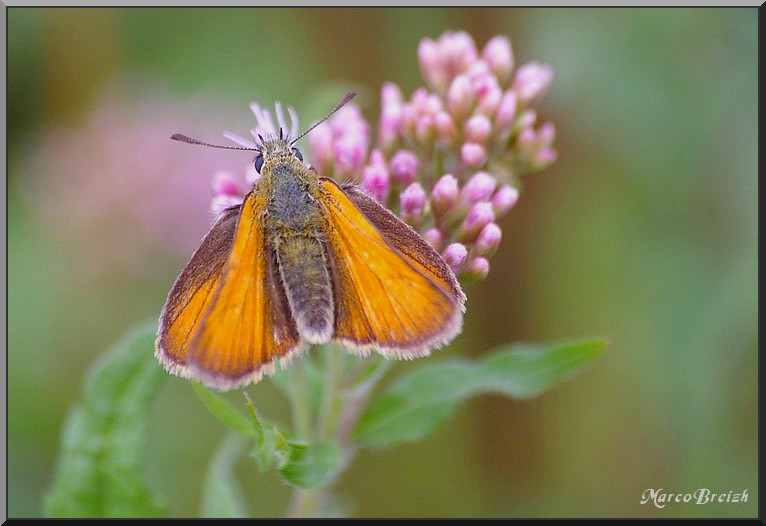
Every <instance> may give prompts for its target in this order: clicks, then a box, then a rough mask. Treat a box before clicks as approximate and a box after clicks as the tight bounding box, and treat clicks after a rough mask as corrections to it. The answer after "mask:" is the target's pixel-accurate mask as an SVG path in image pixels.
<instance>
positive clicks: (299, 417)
mask: <svg viewBox="0 0 766 526" xmlns="http://www.w3.org/2000/svg"><path fill="white" fill-rule="evenodd" d="M306 360H308V356H306V357H304V358H303V359H301V360H298V361H297V363H295V364H293V367H291V368H290V376H291V382H290V384H291V385H290V406H291V408H292V413H293V425H294V426H295V435H296V436H298V437H300V438H302V439H305V440H311V436H310V435H309V433H310V432H311V401H310V400H309V396H308V390H307V386H306V363H305V362H306Z"/></svg>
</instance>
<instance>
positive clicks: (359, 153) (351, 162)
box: [335, 137, 367, 176]
mask: <svg viewBox="0 0 766 526" xmlns="http://www.w3.org/2000/svg"><path fill="white" fill-rule="evenodd" d="M366 153H367V145H366V144H365V143H362V142H360V141H359V140H358V138H357V137H343V138H342V139H338V140H336V141H335V171H336V173H337V174H338V175H341V176H343V175H349V174H352V173H354V172H355V171H356V170H357V169H359V168H361V166H362V164H363V163H364V160H365V159H364V157H365V155H366Z"/></svg>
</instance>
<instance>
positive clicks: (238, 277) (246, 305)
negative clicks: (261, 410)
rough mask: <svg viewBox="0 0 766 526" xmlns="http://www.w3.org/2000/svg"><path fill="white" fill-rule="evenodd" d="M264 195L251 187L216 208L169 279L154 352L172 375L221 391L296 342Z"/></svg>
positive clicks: (255, 374) (250, 377) (268, 368)
mask: <svg viewBox="0 0 766 526" xmlns="http://www.w3.org/2000/svg"><path fill="white" fill-rule="evenodd" d="M265 205H266V199H265V197H259V196H257V195H256V194H255V193H253V192H251V193H250V194H248V195H247V196H246V197H245V201H244V203H243V204H242V206H241V211H240V213H239V220H238V221H237V216H236V209H234V212H233V213H231V212H229V211H226V212H224V215H222V217H221V218H219V219H218V221H217V222H216V224H215V225H214V226H213V228H212V229H211V230H210V232H209V233H208V235H207V236H206V237H205V239H204V240H203V241H202V244H201V245H200V248H199V249H198V250H197V252H195V254H194V256H192V259H191V260H190V261H189V263H188V264H187V266H186V268H185V269H184V271H183V272H182V273H181V275H180V276H179V278H178V280H176V283H175V285H174V286H173V289H172V290H171V292H170V295H169V296H168V301H167V303H166V304H165V308H164V309H163V312H162V316H161V317H160V330H159V335H158V338H157V346H156V355H157V357H158V358H159V360H160V362H161V363H162V364H163V365H164V366H165V368H166V369H167V370H168V371H169V372H171V373H174V374H178V375H180V376H183V377H187V378H196V379H199V380H201V381H202V382H203V383H205V384H206V385H208V386H211V387H215V388H217V389H221V390H226V389H231V388H234V387H238V386H242V385H245V384H248V383H252V382H256V381H258V380H259V379H260V378H261V376H262V375H263V373H264V372H266V373H269V374H270V373H272V372H273V370H274V367H273V362H274V360H275V359H276V358H281V359H282V360H283V361H284V360H287V359H288V357H289V355H290V354H291V353H292V352H293V351H295V350H297V349H299V348H300V347H301V342H300V338H299V336H298V332H297V331H296V329H295V325H294V323H293V321H292V318H291V316H290V312H289V308H288V305H287V300H286V299H285V294H284V290H283V289H282V285H281V283H280V280H279V274H278V272H277V267H276V265H277V263H276V258H275V255H274V252H273V249H272V248H271V246H270V245H269V244H268V242H267V241H268V238H267V234H266V231H265V229H264V224H263V221H264V212H265Z"/></svg>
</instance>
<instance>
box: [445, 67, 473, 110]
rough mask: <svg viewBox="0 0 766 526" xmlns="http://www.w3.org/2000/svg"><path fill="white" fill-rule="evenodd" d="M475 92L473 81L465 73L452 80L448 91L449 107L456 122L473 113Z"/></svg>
mask: <svg viewBox="0 0 766 526" xmlns="http://www.w3.org/2000/svg"><path fill="white" fill-rule="evenodd" d="M473 103H474V93H473V88H472V87H471V81H469V80H468V77H466V76H465V75H458V76H457V77H455V78H454V79H453V80H452V83H451V84H450V86H449V91H447V109H448V110H449V112H450V113H451V114H452V118H453V119H454V120H455V121H456V122H460V121H462V120H463V119H465V118H466V117H467V116H468V115H470V113H471V109H472V108H473Z"/></svg>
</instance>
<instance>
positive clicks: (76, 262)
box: [8, 8, 758, 517]
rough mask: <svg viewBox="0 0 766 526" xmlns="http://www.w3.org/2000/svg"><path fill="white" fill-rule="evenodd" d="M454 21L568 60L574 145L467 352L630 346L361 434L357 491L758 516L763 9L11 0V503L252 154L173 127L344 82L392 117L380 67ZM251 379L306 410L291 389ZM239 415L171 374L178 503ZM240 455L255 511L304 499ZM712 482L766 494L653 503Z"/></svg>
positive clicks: (567, 107) (170, 439)
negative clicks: (181, 140) (424, 422)
mask: <svg viewBox="0 0 766 526" xmlns="http://www.w3.org/2000/svg"><path fill="white" fill-rule="evenodd" d="M445 29H464V30H466V31H468V32H469V33H470V34H472V35H473V36H474V38H475V39H476V42H477V45H478V46H483V44H484V43H485V42H486V41H487V40H488V39H489V38H490V37H492V36H493V35H496V34H500V33H502V34H505V35H507V36H509V37H510V38H511V41H512V43H513V47H514V53H515V57H516V63H517V64H522V63H525V62H528V61H533V60H534V61H540V62H545V63H548V64H551V65H552V66H553V68H554V70H555V79H554V83H553V85H552V87H551V88H550V89H549V91H548V93H547V94H546V96H545V98H544V100H543V101H542V103H541V104H540V105H539V106H538V107H539V112H540V116H541V118H542V119H543V120H551V121H553V122H554V123H555V125H556V131H557V140H556V143H557V147H558V149H559V160H558V161H557V162H556V163H555V164H554V166H553V167H552V168H550V169H548V170H546V171H544V172H543V173H540V174H535V175H532V176H530V177H528V178H527V179H525V187H524V191H523V192H522V196H521V200H520V201H519V204H518V205H517V206H516V208H515V209H514V210H512V211H511V213H510V214H509V215H508V216H507V217H506V218H505V219H504V220H503V222H502V223H501V226H502V227H503V232H504V239H503V243H502V245H501V248H500V250H499V252H498V253H497V254H496V255H495V256H494V257H493V258H492V260H491V265H492V268H491V272H490V275H489V277H488V279H487V280H486V281H484V282H483V283H480V284H478V285H474V286H472V287H471V288H470V289H469V290H468V296H469V302H468V311H467V315H466V329H465V332H464V333H463V335H462V336H461V337H460V338H458V340H457V341H456V342H455V343H454V344H453V345H452V346H450V348H449V349H447V350H445V351H443V353H444V354H445V355H448V354H451V355H477V354H481V353H482V352H485V351H487V350H489V349H490V348H492V347H493V346H495V345H499V344H502V343H506V342H510V341H520V340H528V341H539V342H549V341H557V340H561V339H571V338H580V337H591V336H603V337H606V338H608V339H609V341H610V346H609V347H608V349H607V351H606V352H605V353H604V354H603V355H602V356H601V357H600V358H598V359H597V360H596V361H595V362H594V364H593V365H592V366H591V367H590V368H588V369H587V370H586V372H585V373H583V374H582V375H580V376H578V377H577V378H575V379H574V380H572V381H570V382H567V383H565V384H563V385H560V386H558V387H556V388H555V389H554V390H552V391H551V392H549V393H547V394H545V395H543V396H542V397H540V398H538V399H535V400H532V401H524V402H513V401H509V400H507V399H504V398H501V397H491V396H486V397H482V398H479V399H476V400H473V401H471V402H470V403H469V404H468V405H467V406H465V407H464V408H462V409H461V411H460V412H459V414H458V415H457V417H455V418H453V419H451V420H450V422H449V423H448V424H447V425H446V426H445V427H444V428H442V429H441V430H440V431H439V432H438V433H437V434H436V435H435V436H433V437H431V438H430V439H429V440H427V441H424V442H422V443H418V444H415V445H408V446H403V447H399V448H395V449H391V450H384V451H363V452H362V453H361V454H360V455H359V456H358V457H357V458H356V460H355V462H354V464H353V465H352V466H351V468H350V469H349V470H348V472H347V473H346V474H345V475H344V477H343V478H342V479H341V480H340V482H339V484H338V490H339V494H340V496H341V498H342V499H343V500H344V501H345V503H346V504H348V505H349V506H350V509H351V510H352V511H353V513H354V514H356V515H358V516H363V517H370V516H512V517H516V516H529V517H566V516H574V517H581V516H584V517H627V516H641V517H676V516H697V517H699V516H741V517H745V516H751V517H752V516H755V515H756V513H757V507H756V500H757V496H758V487H757V474H756V473H757V469H756V467H757V397H756V393H757V350H758V337H757V293H756V290H757V197H756V195H757V189H758V188H757V175H756V173H757V153H756V152H757V149H756V144H757V143H756V137H757V129H756V124H757V99H756V94H757V85H756V73H757V52H756V48H757V11H756V10H755V9H576V10H575V9H305V8H304V9H286V10H281V9H146V10H145V9H71V8H70V9H23V8H11V9H9V10H8V130H9V137H8V146H9V164H8V166H9V178H8V221H9V224H8V245H9V254H8V321H9V333H8V397H9V402H8V499H9V502H8V506H9V508H8V513H9V515H10V516H11V517H29V516H39V515H40V514H41V498H42V496H43V494H44V491H45V489H46V487H47V485H48V483H49V480H50V477H51V472H52V468H53V466H54V460H55V455H56V452H57V447H58V440H59V432H60V429H61V425H62V422H63V419H64V417H65V415H66V412H67V409H68V407H69V406H70V404H71V403H72V402H73V401H74V400H75V399H76V396H77V394H78V390H79V387H80V385H81V381H82V376H83V373H84V371H85V370H86V368H87V367H88V365H89V364H90V363H91V362H92V361H93V360H94V359H96V358H97V357H98V356H99V355H100V354H101V353H102V352H104V350H105V349H107V348H108V347H109V346H110V344H111V343H113V342H114V341H116V340H117V339H118V338H119V337H120V336H121V335H122V334H123V333H124V332H125V331H126V330H127V329H128V328H129V327H131V326H133V325H134V324H136V323H138V322H141V321H143V320H146V319H151V318H155V317H156V316H157V315H158V313H159V310H160V307H161V306H162V304H163V302H164V299H165V295H166V293H167V291H168V289H169V287H170V285H171V283H172V281H173V280H174V278H175V276H176V275H177V273H178V271H179V270H180V268H181V267H182V265H183V264H184V263H185V261H186V259H187V258H188V256H189V254H190V253H191V250H192V249H193V247H194V245H195V243H196V242H197V240H198V239H199V238H200V237H201V236H202V235H203V233H204V231H205V228H206V225H207V223H208V221H209V216H208V215H207V214H208V212H207V203H208V199H209V197H210V177H207V176H206V177H200V176H199V175H198V174H199V173H200V168H201V167H204V168H205V169H206V170H208V171H207V172H203V173H210V174H212V172H213V170H215V169H216V167H218V166H220V167H221V168H228V169H232V170H238V171H240V172H241V171H242V169H243V167H244V164H245V163H246V162H248V161H249V160H250V159H249V158H247V156H242V155H238V154H232V153H230V152H218V151H215V150H206V149H202V148H199V149H194V148H191V147H188V146H185V145H177V144H175V143H171V141H169V140H167V137H168V135H169V134H170V133H173V132H176V131H181V132H185V133H188V134H190V135H194V136H198V137H200V138H203V139H208V140H215V141H218V142H222V139H221V135H220V133H221V131H222V130H224V129H228V130H232V131H235V132H237V133H240V134H245V133H246V130H247V129H248V128H249V126H251V125H252V123H253V121H252V117H251V116H250V114H249V110H248V106H247V104H248V103H249V102H250V101H259V102H261V103H263V104H266V105H269V104H270V103H271V102H272V101H274V100H281V101H283V102H285V103H289V104H292V105H294V106H295V107H296V109H297V110H298V113H299V115H302V116H303V119H302V123H303V124H307V123H308V121H311V120H312V119H313V118H315V117H319V116H320V115H321V114H322V113H323V111H326V108H327V103H326V102H325V101H326V100H327V93H333V94H338V93H341V92H342V89H343V87H348V86H354V87H355V88H357V89H359V90H360V91H361V95H362V96H361V97H360V101H359V102H360V104H361V105H362V107H363V108H364V110H365V113H366V115H367V117H368V118H369V119H372V118H374V117H375V116H376V114H377V110H378V104H379V103H378V90H379V88H380V85H381V84H382V83H383V82H384V81H387V80H391V81H394V82H397V83H398V84H399V85H400V86H401V87H402V88H403V90H404V92H405V94H407V95H409V94H410V93H411V92H412V90H414V89H415V88H416V87H417V86H419V85H421V84H422V80H421V78H420V74H419V67H418V62H417V55H416V50H417V45H418V42H419V40H420V39H421V38H423V37H431V38H436V37H438V36H439V35H440V34H441V33H442V32H443V31H444V30H445ZM339 86H341V87H339ZM334 96H335V95H334ZM320 100H321V104H320V103H319V102H318V101H320ZM222 154H223V155H222ZM208 166H209V169H208V168H207V167H208ZM195 169H196V171H195ZM192 174H197V175H196V176H195V177H192V176H191V175H192ZM250 392H251V394H252V396H253V398H254V400H255V401H256V404H257V405H258V407H259V408H260V410H261V411H262V412H263V413H264V414H266V415H270V416H276V417H277V418H285V416H284V415H285V414H286V413H285V411H286V403H285V402H284V401H283V400H282V399H280V397H279V395H278V394H277V393H276V390H275V389H274V388H273V387H271V386H269V385H268V383H263V384H259V385H258V386H256V387H255V388H253V389H251V391H250ZM223 433H224V430H223V428H222V426H221V425H220V424H219V423H218V422H217V421H215V420H214V419H213V418H212V417H211V416H210V415H209V414H208V413H207V411H206V410H205V409H204V408H203V407H202V405H201V404H200V402H199V401H198V399H197V397H196V396H195V395H194V394H193V392H192V389H191V388H190V386H189V385H188V384H187V383H186V382H184V381H183V380H179V379H175V378H174V379H172V380H169V381H168V382H167V384H166V386H165V387H164V388H163V391H162V393H161V396H160V398H159V399H158V400H157V401H156V404H155V406H154V408H153V414H152V431H151V436H150V437H149V444H150V445H149V450H148V453H147V456H148V458H147V460H148V462H147V468H146V474H145V478H146V480H147V483H148V485H149V487H150V488H151V489H152V491H153V492H154V493H155V494H157V495H160V496H161V497H162V499H163V500H164V502H166V503H167V504H168V505H169V510H170V514H171V515H173V516H183V517H189V516H195V515H196V514H197V513H198V510H199V503H200V491H201V485H202V479H203V477H204V474H205V471H206V469H207V464H208V462H209V460H210V457H211V455H212V453H213V450H214V448H215V445H216V444H217V442H218V441H219V440H220V438H221V436H222V435H223ZM238 474H239V475H240V477H241V480H242V483H243V485H244V487H245V489H246V493H247V495H248V498H249V506H250V511H251V513H252V514H253V515H256V516H269V515H277V516H279V515H282V514H283V513H284V510H285V509H286V506H287V503H288V499H289V491H288V488H287V487H286V486H285V485H284V484H282V483H281V482H280V481H279V480H278V478H277V476H276V475H275V474H274V473H266V474H261V473H258V471H257V469H256V468H255V466H254V464H253V463H252V462H250V461H248V460H247V459H246V458H243V459H242V462H241V463H240V465H239V467H238ZM702 487H706V488H710V489H711V490H712V491H713V492H728V491H735V492H740V491H742V490H745V489H747V490H748V492H749V495H750V497H749V500H748V502H747V503H739V504H732V503H729V504H726V503H722V504H708V505H704V506H701V505H694V504H672V505H668V506H667V507H666V508H664V509H658V508H655V507H654V506H652V505H651V504H645V505H641V504H640V498H641V494H642V493H643V492H644V490H646V489H647V488H664V489H665V490H667V491H669V492H690V491H694V490H695V489H697V488H702Z"/></svg>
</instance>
